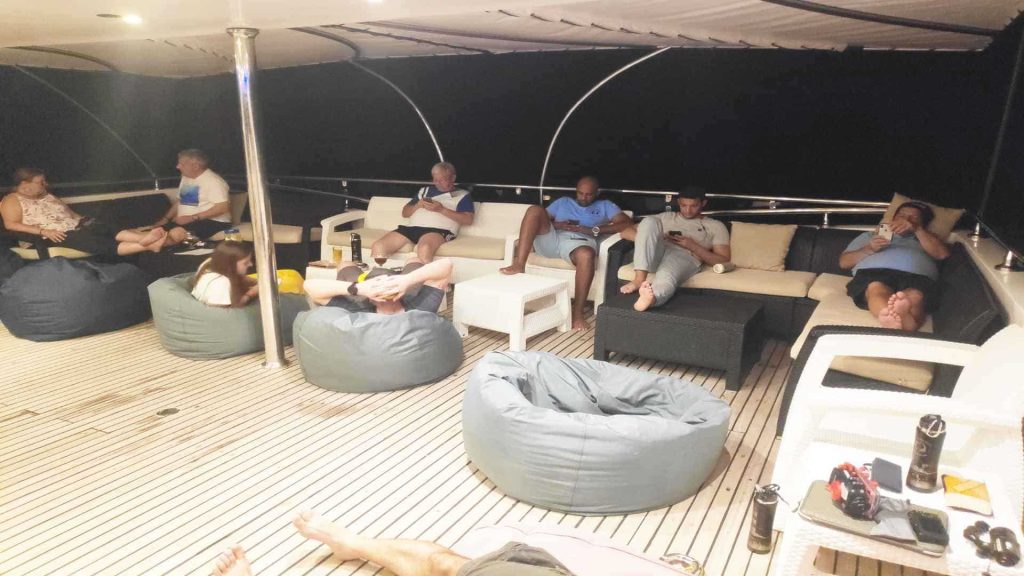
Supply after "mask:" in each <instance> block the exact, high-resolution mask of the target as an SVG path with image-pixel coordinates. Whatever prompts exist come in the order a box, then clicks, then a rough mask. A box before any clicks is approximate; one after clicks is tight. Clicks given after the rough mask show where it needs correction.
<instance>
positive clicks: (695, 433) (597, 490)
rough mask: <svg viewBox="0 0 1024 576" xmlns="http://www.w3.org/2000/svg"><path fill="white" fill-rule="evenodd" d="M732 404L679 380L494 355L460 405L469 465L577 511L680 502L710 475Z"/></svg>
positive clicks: (513, 490)
mask: <svg viewBox="0 0 1024 576" xmlns="http://www.w3.org/2000/svg"><path fill="white" fill-rule="evenodd" d="M728 426H729V405H728V404H726V403H725V402H723V401H721V400H719V399H718V398H715V397H713V396H712V395H711V394H710V393H708V392H707V391H706V390H704V389H703V388H701V387H700V386H698V385H696V384H694V383H692V382H687V381H683V380H678V379H675V378H669V377H667V376H659V375H656V374H651V373H649V372H640V371H638V370H633V369H629V368H623V367H620V366H615V365H613V364H609V363H607V362H600V361H597V360H582V359H568V358H559V357H558V356H555V355H553V354H547V353H543V352H491V353H489V354H487V355H486V356H485V357H484V358H483V359H482V360H480V362H479V363H477V365H476V367H475V368H474V370H473V373H472V374H471V375H470V378H469V382H468V384H467V386H466V393H465V396H464V397H463V401H462V435H463V439H464V441H465V445H466V454H467V455H468V456H469V459H470V460H471V461H472V462H473V464H475V465H476V466H477V468H479V469H480V471H481V472H483V473H484V474H485V475H487V477H488V478H490V479H491V481H493V482H494V483H495V484H496V485H497V486H498V487H499V488H501V489H502V490H503V491H504V492H505V493H506V494H508V495H509V496H512V497H514V498H518V499H520V500H523V501H525V502H529V503H531V504H534V505H537V506H541V507H543V508H549V509H553V510H560V511H564V512H571V513H575V514H621V513H629V512H639V511H643V510H651V509H654V508H661V507H663V506H668V505H671V504H674V503H676V502H679V501H681V500H684V499H686V498H688V497H690V496H691V495H693V494H695V493H696V492H697V489H698V488H699V487H700V485H701V484H702V483H703V482H704V480H705V479H706V478H707V477H708V475H709V474H710V473H711V471H712V470H713V468H714V466H715V463H716V462H717V461H718V459H719V457H720V456H721V453H722V447H723V445H724V444H725V437H726V433H727V432H728Z"/></svg>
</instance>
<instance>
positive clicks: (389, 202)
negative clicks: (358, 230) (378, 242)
mask: <svg viewBox="0 0 1024 576" xmlns="http://www.w3.org/2000/svg"><path fill="white" fill-rule="evenodd" d="M408 203H409V199H408V198H395V197H393V196H374V197H373V198H370V205H369V206H367V207H366V218H365V219H364V220H363V227H365V228H376V229H377V230H394V229H395V228H398V225H399V224H408V223H409V220H408V219H407V218H403V217H402V207H403V206H405V205H406V204H408Z"/></svg>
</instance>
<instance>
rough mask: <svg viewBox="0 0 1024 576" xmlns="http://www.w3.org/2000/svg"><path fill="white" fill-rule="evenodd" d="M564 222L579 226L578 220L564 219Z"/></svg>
mask: <svg viewBox="0 0 1024 576" xmlns="http://www.w3.org/2000/svg"><path fill="white" fill-rule="evenodd" d="M565 223H566V224H572V225H573V226H579V223H580V221H579V220H566V221H565Z"/></svg>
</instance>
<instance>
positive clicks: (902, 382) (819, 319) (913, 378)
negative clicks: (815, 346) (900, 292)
mask: <svg viewBox="0 0 1024 576" xmlns="http://www.w3.org/2000/svg"><path fill="white" fill-rule="evenodd" d="M823 325H839V326H867V327H872V328H878V320H877V319H876V318H875V317H874V316H872V315H871V313H870V312H868V311H867V310H861V309H860V308H857V305H856V304H854V303H853V300H852V299H851V298H850V297H849V296H846V294H845V293H844V294H833V295H831V296H827V297H825V298H823V299H822V300H821V303H820V304H818V307H817V308H815V309H814V313H813V314H811V318H810V319H809V320H808V321H807V325H806V326H804V329H803V332H801V333H800V337H799V338H797V339H796V342H794V343H793V348H792V349H791V350H790V356H792V357H793V358H794V359H795V358H796V357H797V356H798V355H799V354H800V349H801V348H802V347H803V345H804V342H805V341H806V340H807V334H808V333H809V332H810V331H811V328H814V327H815V326H823ZM921 331H922V332H931V331H932V320H931V318H929V319H928V321H927V322H925V325H924V327H923V328H922V329H921ZM832 369H833V370H839V371H841V372H846V373H847V374H853V375H855V376H862V377H864V378H871V379H873V380H879V381H881V382H888V383H890V384H895V385H897V386H903V387H904V388H910V389H912V390H917V391H919V392H923V391H925V390H927V389H928V387H929V386H931V385H932V376H933V369H934V366H933V365H932V364H930V363H928V362H913V361H909V360H889V359H883V358H859V357H856V356H838V357H836V359H835V361H834V362H832Z"/></svg>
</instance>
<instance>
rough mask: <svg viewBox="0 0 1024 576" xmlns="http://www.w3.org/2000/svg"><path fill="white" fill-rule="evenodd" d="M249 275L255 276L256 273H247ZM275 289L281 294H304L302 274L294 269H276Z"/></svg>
mask: <svg viewBox="0 0 1024 576" xmlns="http://www.w3.org/2000/svg"><path fill="white" fill-rule="evenodd" d="M249 277H250V278H256V274H249ZM277 291H278V292H280V293H281V294H305V292H304V291H303V290H302V275H301V274H299V273H298V272H297V271H295V270H288V269H285V270H278V271H277Z"/></svg>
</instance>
